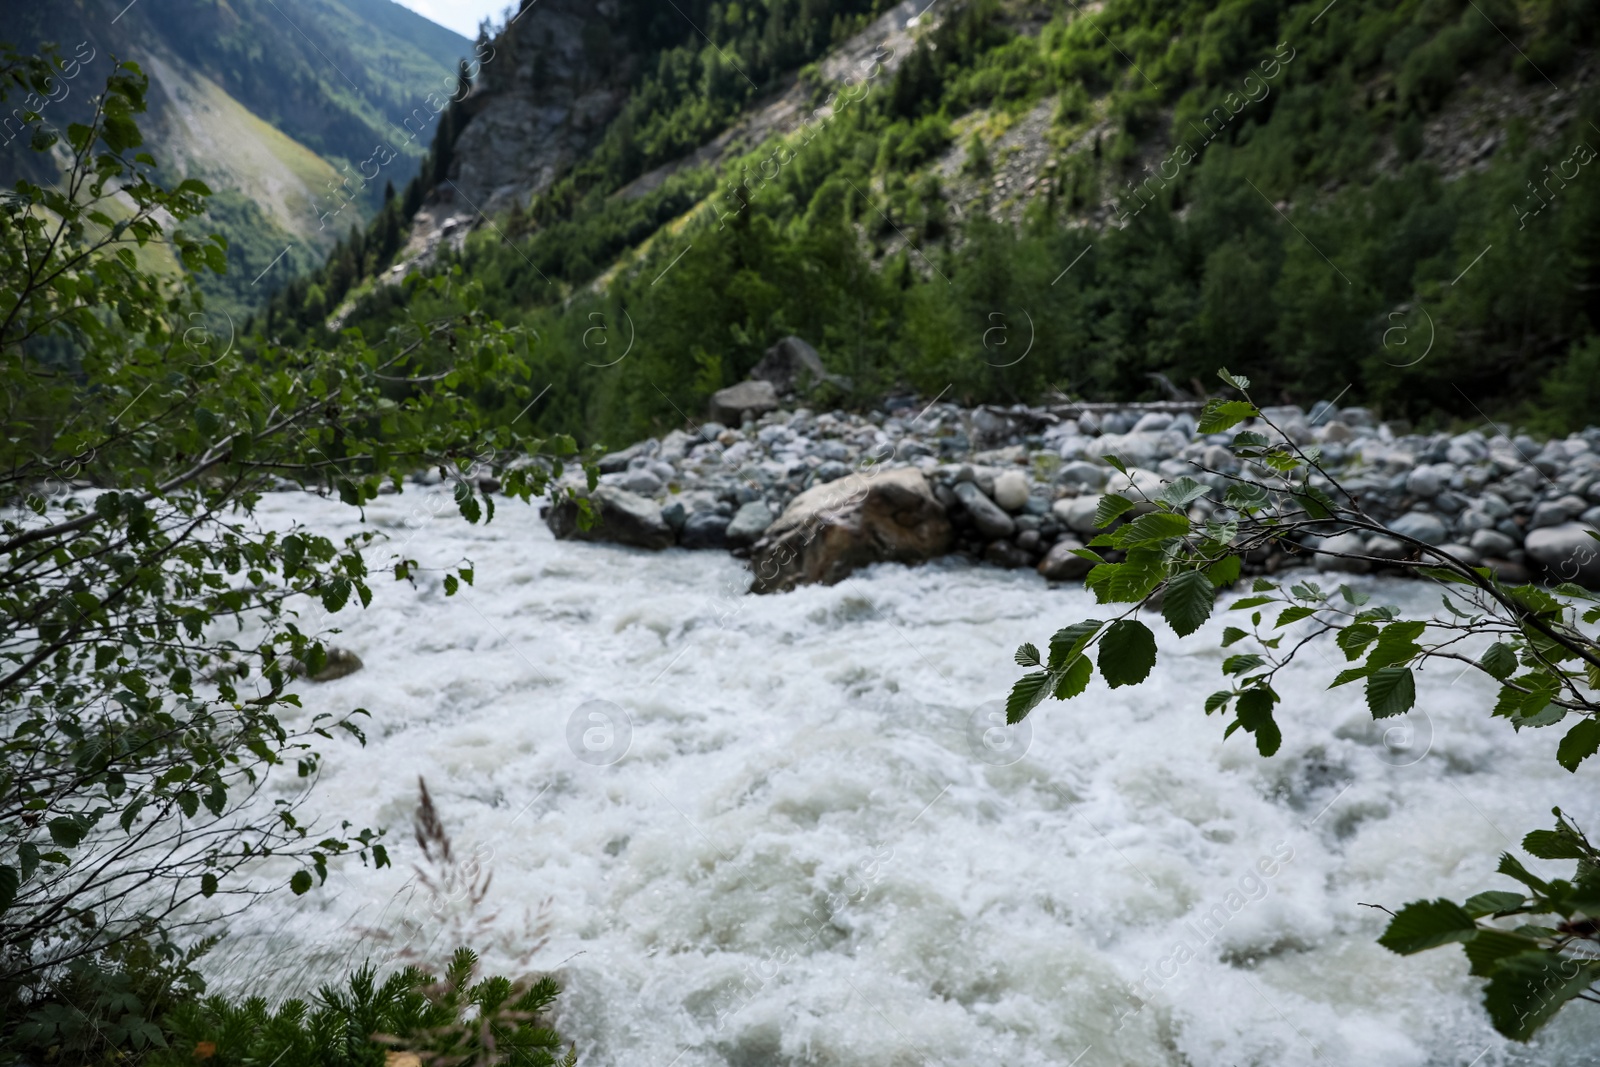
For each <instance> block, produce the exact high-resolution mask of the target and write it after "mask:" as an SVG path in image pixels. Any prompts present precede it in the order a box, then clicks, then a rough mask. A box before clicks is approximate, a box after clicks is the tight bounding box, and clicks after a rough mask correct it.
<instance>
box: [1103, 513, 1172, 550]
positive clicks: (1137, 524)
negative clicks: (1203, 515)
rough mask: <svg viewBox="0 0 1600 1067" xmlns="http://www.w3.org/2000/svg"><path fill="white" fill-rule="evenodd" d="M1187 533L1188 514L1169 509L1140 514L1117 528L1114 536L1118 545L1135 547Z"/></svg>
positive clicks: (1168, 539)
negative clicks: (1176, 512)
mask: <svg viewBox="0 0 1600 1067" xmlns="http://www.w3.org/2000/svg"><path fill="white" fill-rule="evenodd" d="M1188 533H1189V516H1187V515H1178V514H1175V513H1173V512H1170V511H1152V512H1150V514H1148V515H1140V516H1139V517H1138V518H1137V519H1134V520H1133V521H1132V522H1130V523H1128V524H1127V525H1126V526H1124V527H1122V529H1120V530H1118V531H1117V532H1116V534H1115V535H1114V536H1115V537H1116V541H1117V545H1118V547H1120V548H1136V547H1138V546H1140V545H1149V544H1155V543H1157V542H1160V541H1170V540H1171V539H1173V538H1174V537H1184V536H1186V535H1187V534H1188Z"/></svg>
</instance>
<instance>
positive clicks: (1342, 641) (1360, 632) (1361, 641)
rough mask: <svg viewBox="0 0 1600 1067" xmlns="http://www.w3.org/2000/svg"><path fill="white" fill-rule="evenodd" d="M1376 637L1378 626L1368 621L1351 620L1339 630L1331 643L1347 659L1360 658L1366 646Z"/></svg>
mask: <svg viewBox="0 0 1600 1067" xmlns="http://www.w3.org/2000/svg"><path fill="white" fill-rule="evenodd" d="M1377 639H1378V628H1377V627H1376V626H1374V625H1372V624H1371V623H1370V622H1353V623H1351V624H1350V625H1349V626H1346V627H1345V628H1344V629H1342V630H1340V631H1339V634H1338V636H1336V637H1335V638H1334V639H1333V643H1334V644H1336V645H1338V646H1339V648H1340V649H1342V650H1343V651H1344V658H1345V659H1347V660H1354V659H1360V658H1361V654H1362V653H1363V652H1365V651H1366V650H1367V646H1368V645H1370V644H1372V642H1374V641H1376V640H1377Z"/></svg>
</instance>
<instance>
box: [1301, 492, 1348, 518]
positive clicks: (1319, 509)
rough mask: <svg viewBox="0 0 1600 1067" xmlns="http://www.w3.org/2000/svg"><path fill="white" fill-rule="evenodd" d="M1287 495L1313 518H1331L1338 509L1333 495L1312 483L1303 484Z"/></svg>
mask: <svg viewBox="0 0 1600 1067" xmlns="http://www.w3.org/2000/svg"><path fill="white" fill-rule="evenodd" d="M1289 495H1290V496H1292V497H1293V498H1294V501H1295V503H1297V504H1299V505H1300V506H1301V507H1302V508H1304V509H1305V512H1306V514H1307V515H1310V516H1311V517H1312V518H1313V519H1326V518H1331V517H1332V516H1333V513H1334V512H1335V511H1337V510H1338V509H1339V505H1338V504H1337V503H1335V502H1334V499H1333V497H1331V496H1329V495H1328V494H1327V493H1326V492H1324V491H1323V490H1321V489H1318V488H1317V487H1316V486H1314V485H1308V486H1305V487H1303V488H1301V489H1300V490H1298V491H1296V492H1293V493H1290V494H1289Z"/></svg>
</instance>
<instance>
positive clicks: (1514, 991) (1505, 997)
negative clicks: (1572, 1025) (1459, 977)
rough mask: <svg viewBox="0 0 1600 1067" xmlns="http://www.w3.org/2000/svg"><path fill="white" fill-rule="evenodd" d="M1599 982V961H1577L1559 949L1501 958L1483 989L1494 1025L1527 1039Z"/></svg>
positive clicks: (1485, 1004) (1516, 1038)
mask: <svg viewBox="0 0 1600 1067" xmlns="http://www.w3.org/2000/svg"><path fill="white" fill-rule="evenodd" d="M1596 981H1600V962H1596V961H1593V960H1589V961H1584V962H1581V963H1580V962H1578V961H1576V960H1573V959H1571V958H1568V957H1564V956H1562V955H1561V954H1560V953H1556V952H1542V951H1541V952H1524V953H1521V954H1519V955H1516V956H1508V957H1506V958H1505V959H1503V960H1500V961H1499V965H1498V967H1497V968H1496V969H1495V973H1494V975H1493V977H1491V978H1490V979H1489V984H1488V986H1487V987H1485V989H1484V991H1483V1006H1484V1007H1485V1008H1487V1009H1488V1011H1489V1018H1490V1020H1491V1021H1492V1022H1493V1023H1494V1028H1495V1029H1496V1030H1498V1031H1500V1033H1502V1034H1504V1035H1505V1036H1506V1037H1509V1038H1513V1039H1515V1040H1517V1041H1526V1040H1528V1039H1529V1038H1530V1037H1532V1036H1533V1035H1534V1033H1535V1032H1536V1031H1537V1030H1538V1029H1539V1027H1541V1026H1543V1025H1544V1024H1545V1023H1547V1022H1549V1021H1550V1019H1551V1017H1552V1016H1554V1015H1555V1014H1556V1012H1558V1011H1560V1010H1561V1007H1562V1005H1564V1004H1565V1003H1566V1002H1567V1001H1569V1000H1571V999H1573V998H1574V997H1576V996H1579V995H1580V994H1582V993H1583V992H1584V991H1585V990H1587V989H1588V988H1589V986H1590V985H1591V984H1592V983H1594V982H1596Z"/></svg>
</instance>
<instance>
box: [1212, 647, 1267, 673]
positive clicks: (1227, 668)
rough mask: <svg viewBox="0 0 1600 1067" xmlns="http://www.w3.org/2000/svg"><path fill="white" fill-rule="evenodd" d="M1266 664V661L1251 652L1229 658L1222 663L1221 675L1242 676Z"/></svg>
mask: <svg viewBox="0 0 1600 1067" xmlns="http://www.w3.org/2000/svg"><path fill="white" fill-rule="evenodd" d="M1266 662H1267V661H1266V660H1264V659H1262V658H1261V657H1260V656H1257V655H1255V654H1254V653H1251V652H1247V653H1244V654H1243V655H1239V656H1229V657H1228V658H1227V659H1225V660H1223V661H1222V673H1223V674H1244V673H1245V672H1246V671H1253V670H1255V669H1256V668H1257V667H1261V666H1265V665H1266Z"/></svg>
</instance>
